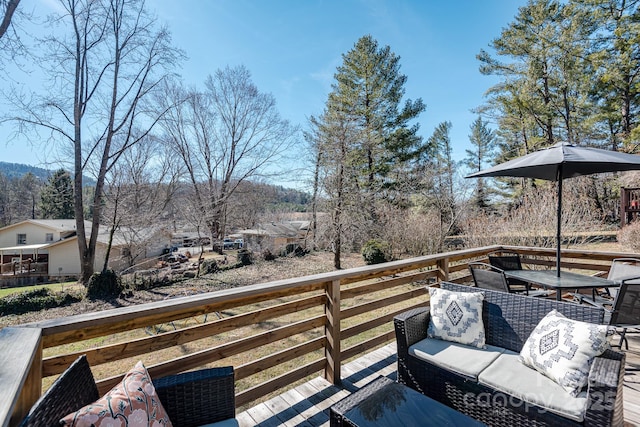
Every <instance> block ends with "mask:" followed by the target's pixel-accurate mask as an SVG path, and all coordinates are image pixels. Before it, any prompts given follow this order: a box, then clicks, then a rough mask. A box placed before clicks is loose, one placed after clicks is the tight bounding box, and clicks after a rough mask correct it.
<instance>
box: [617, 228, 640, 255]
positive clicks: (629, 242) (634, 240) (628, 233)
mask: <svg viewBox="0 0 640 427" xmlns="http://www.w3.org/2000/svg"><path fill="white" fill-rule="evenodd" d="M618 242H620V245H621V246H622V248H623V249H624V250H625V251H629V252H640V221H634V222H632V223H631V224H628V225H625V226H624V227H622V229H621V230H620V231H618Z"/></svg>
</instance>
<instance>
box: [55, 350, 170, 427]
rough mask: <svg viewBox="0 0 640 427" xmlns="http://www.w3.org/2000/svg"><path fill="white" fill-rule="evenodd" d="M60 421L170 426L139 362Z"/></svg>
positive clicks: (83, 425) (102, 426)
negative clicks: (95, 396)
mask: <svg viewBox="0 0 640 427" xmlns="http://www.w3.org/2000/svg"><path fill="white" fill-rule="evenodd" d="M60 424H62V425H69V426H73V427H92V426H95V427H124V426H128V427H172V426H173V425H172V424H171V421H169V417H168V416H167V413H166V412H165V410H164V408H163V407H162V403H160V399H158V395H157V394H156V389H155V388H154V387H153V383H152V382H151V378H150V377H149V373H148V372H147V369H146V368H145V367H144V365H143V364H142V362H138V363H137V364H136V366H135V367H134V368H133V369H131V370H130V371H129V372H127V374H126V375H125V376H124V378H123V379H122V381H121V382H120V383H119V384H118V385H117V386H115V387H114V388H112V389H111V390H110V391H109V392H108V393H107V394H105V395H104V396H103V397H102V398H100V399H98V400H97V401H95V402H93V403H91V404H89V405H87V406H85V407H84V408H82V409H79V410H78V411H76V412H74V413H71V414H69V415H67V416H66V417H64V418H63V419H62V420H60Z"/></svg>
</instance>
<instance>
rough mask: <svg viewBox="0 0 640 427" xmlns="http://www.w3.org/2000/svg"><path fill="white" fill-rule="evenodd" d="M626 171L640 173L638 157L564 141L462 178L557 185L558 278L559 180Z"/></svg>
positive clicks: (560, 201)
mask: <svg viewBox="0 0 640 427" xmlns="http://www.w3.org/2000/svg"><path fill="white" fill-rule="evenodd" d="M628 170H640V155H635V154H627V153H620V152H618V151H610V150H602V149H598V148H589V147H579V146H576V145H573V144H569V143H566V142H559V143H557V144H555V145H552V146H551V147H548V148H544V149H542V150H539V151H535V152H533V153H529V154H527V155H525V156H522V157H518V158H516V159H513V160H509V161H508V162H504V163H500V164H499V165H496V166H494V167H492V168H489V169H486V170H482V171H479V172H476V173H472V174H470V175H467V176H466V177H465V178H481V177H496V176H511V177H523V178H537V179H546V180H548V181H557V182H558V208H557V227H556V243H557V253H556V269H557V272H558V277H560V241H561V239H560V234H561V230H560V227H561V219H562V180H564V179H567V178H575V177H577V176H583V175H591V174H596V173H603V172H621V171H628Z"/></svg>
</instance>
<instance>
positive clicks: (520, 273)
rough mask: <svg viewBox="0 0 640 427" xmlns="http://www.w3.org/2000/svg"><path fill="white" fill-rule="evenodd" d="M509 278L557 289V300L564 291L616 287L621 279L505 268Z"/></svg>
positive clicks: (554, 271) (566, 272)
mask: <svg viewBox="0 0 640 427" xmlns="http://www.w3.org/2000/svg"><path fill="white" fill-rule="evenodd" d="M504 274H505V276H507V278H508V279H518V280H522V281H524V282H527V283H531V284H534V285H538V286H542V287H543V288H544V289H553V290H555V291H556V300H558V301H560V300H561V299H562V292H563V291H569V290H574V291H575V290H578V289H596V288H614V287H616V286H620V281H617V280H616V281H614V280H609V279H605V278H603V277H598V276H588V275H586V274H578V273H572V272H569V271H563V272H562V273H561V275H560V277H558V272H557V271H556V270H505V272H504Z"/></svg>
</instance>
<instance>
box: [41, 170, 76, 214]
mask: <svg viewBox="0 0 640 427" xmlns="http://www.w3.org/2000/svg"><path fill="white" fill-rule="evenodd" d="M40 203H41V204H40V207H41V212H42V218H45V219H73V218H74V215H73V184H72V182H71V176H70V175H69V172H67V171H65V170H64V169H59V170H57V171H55V172H54V174H53V175H52V176H51V177H50V178H49V181H48V182H47V184H46V185H45V186H44V187H43V188H42V191H41V193H40Z"/></svg>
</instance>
